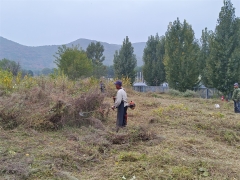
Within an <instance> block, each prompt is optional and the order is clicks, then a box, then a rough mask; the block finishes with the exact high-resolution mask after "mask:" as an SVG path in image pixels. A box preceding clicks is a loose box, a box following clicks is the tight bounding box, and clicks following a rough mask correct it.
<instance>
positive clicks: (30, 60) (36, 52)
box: [0, 36, 146, 70]
mask: <svg viewBox="0 0 240 180" xmlns="http://www.w3.org/2000/svg"><path fill="white" fill-rule="evenodd" d="M91 42H97V41H95V40H89V39H78V40H76V41H73V42H70V43H68V44H66V45H67V46H68V47H70V46H72V45H78V44H79V45H80V47H82V49H84V50H86V48H87V46H88V45H89V44H90V43H91ZM100 43H101V44H102V45H103V46H104V49H105V50H104V56H105V60H104V61H103V63H104V64H105V65H108V66H109V65H112V64H113V56H114V53H115V51H116V50H119V49H120V48H121V45H117V44H108V43H106V42H100ZM145 45H146V43H145V42H140V43H132V46H133V47H134V53H135V54H136V57H137V64H138V66H142V65H143V61H142V56H143V49H144V48H145ZM59 46H61V45H48V46H36V47H32V46H24V45H21V44H18V43H16V42H13V41H10V40H8V39H6V38H3V37H1V36H0V60H1V59H3V58H6V59H9V60H13V61H16V62H19V63H20V65H21V67H22V68H24V69H31V70H41V69H43V68H46V67H47V68H54V67H56V65H55V63H54V60H55V58H54V57H53V55H55V53H56V52H57V50H58V47H59Z"/></svg>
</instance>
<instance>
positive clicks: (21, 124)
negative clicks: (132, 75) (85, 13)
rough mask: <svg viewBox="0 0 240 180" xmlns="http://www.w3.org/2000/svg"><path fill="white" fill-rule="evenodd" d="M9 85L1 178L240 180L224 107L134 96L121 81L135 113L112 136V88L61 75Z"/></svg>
mask: <svg viewBox="0 0 240 180" xmlns="http://www.w3.org/2000/svg"><path fill="white" fill-rule="evenodd" d="M11 83H13V84H14V88H13V86H12V84H11V86H9V87H11V88H9V89H8V91H7V92H6V93H3V94H1V96H0V139H1V141H0V179H21V180H22V179H29V180H30V179H31V180H32V179H64V180H65V179H75V180H76V179H81V180H89V179H91V180H97V179H112V180H115V179H124V178H126V179H127V180H129V179H132V178H134V177H135V178H136V179H203V178H205V179H239V178H240V176H239V174H240V171H239V170H240V166H239V164H240V160H239V158H238V157H239V148H240V133H239V131H240V123H239V116H238V114H235V113H233V107H232V104H231V103H229V102H223V101H221V100H220V99H212V100H211V99H210V100H209V99H200V98H192V96H190V97H187V98H186V97H184V96H182V95H181V97H179V96H172V95H169V94H158V93H139V92H134V91H132V90H131V86H130V80H129V79H128V78H126V79H123V85H124V88H125V89H126V91H127V93H128V99H129V101H131V100H133V101H134V102H135V103H136V108H135V110H131V109H129V110H128V125H127V127H126V128H123V129H120V131H119V132H118V133H116V132H115V124H116V112H115V111H112V110H111V111H110V109H109V107H110V106H111V105H112V103H113V100H112V96H113V95H114V94H115V93H116V90H115V87H114V85H113V82H106V81H104V83H105V84H106V93H100V89H99V84H98V83H99V81H98V80H96V79H94V78H88V79H82V80H78V81H72V80H69V79H68V78H67V77H66V76H64V75H61V74H58V75H53V76H50V77H37V78H32V77H25V78H24V79H18V80H17V78H16V77H15V78H13V79H12V82H11ZM15 84H16V85H15ZM6 88H7V87H3V86H1V90H4V91H5V89H6ZM215 104H219V105H220V108H215V106H214V105H215ZM123 177H124V178H123Z"/></svg>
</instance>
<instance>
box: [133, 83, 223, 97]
mask: <svg viewBox="0 0 240 180" xmlns="http://www.w3.org/2000/svg"><path fill="white" fill-rule="evenodd" d="M133 90H135V91H138V92H158V93H167V92H168V91H169V87H168V86H133ZM193 90H194V91H195V92H196V93H198V94H199V95H200V97H201V98H205V99H209V98H213V97H214V96H216V97H217V96H218V94H219V91H218V90H217V89H215V88H194V89H193Z"/></svg>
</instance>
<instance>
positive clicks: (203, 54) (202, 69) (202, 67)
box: [198, 28, 213, 87]
mask: <svg viewBox="0 0 240 180" xmlns="http://www.w3.org/2000/svg"><path fill="white" fill-rule="evenodd" d="M212 37H213V32H212V31H208V30H207V28H205V29H204V30H202V36H201V39H200V43H201V45H200V53H199V60H198V67H199V73H200V76H201V82H202V83H203V84H204V85H205V86H208V87H211V83H210V82H209V81H208V78H207V75H206V74H207V67H206V66H207V65H206V61H207V59H208V58H209V54H210V40H211V38H212Z"/></svg>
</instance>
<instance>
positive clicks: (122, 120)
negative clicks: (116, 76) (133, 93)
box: [112, 80, 128, 132]
mask: <svg viewBox="0 0 240 180" xmlns="http://www.w3.org/2000/svg"><path fill="white" fill-rule="evenodd" d="M114 84H115V85H116V89H117V90H118V91H117V95H116V97H115V101H114V105H113V106H112V109H113V110H114V109H116V108H117V123H116V125H117V129H116V131H117V132H118V131H119V128H121V127H126V125H127V108H128V103H127V93H126V91H125V90H124V89H123V88H122V82H121V81H120V80H117V81H116V82H115V83H114Z"/></svg>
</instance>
